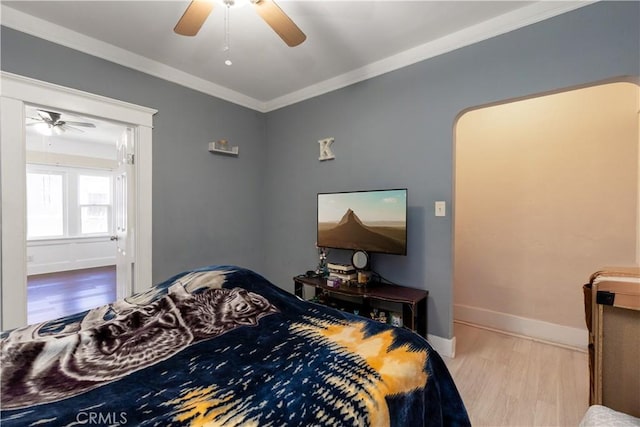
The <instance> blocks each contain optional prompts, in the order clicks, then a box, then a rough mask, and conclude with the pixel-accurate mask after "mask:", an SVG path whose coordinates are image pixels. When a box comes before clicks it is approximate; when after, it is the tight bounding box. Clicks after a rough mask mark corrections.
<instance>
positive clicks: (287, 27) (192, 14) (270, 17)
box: [173, 0, 307, 47]
mask: <svg viewBox="0 0 640 427" xmlns="http://www.w3.org/2000/svg"><path fill="white" fill-rule="evenodd" d="M223 1H224V3H225V4H226V5H227V6H232V5H233V4H234V3H235V0H223ZM249 1H250V2H251V4H252V5H253V7H254V9H255V10H256V12H258V15H260V17H261V18H262V19H264V21H265V22H266V23H267V24H268V25H269V26H270V27H271V28H272V29H273V31H275V32H276V33H277V34H278V35H279V36H280V38H281V39H282V40H283V41H284V42H285V43H286V44H287V45H288V46H290V47H294V46H297V45H299V44H300V43H302V42H303V41H305V40H306V38H307V36H306V35H305V34H304V33H303V32H302V31H301V30H300V28H298V26H297V25H296V24H295V23H294V22H293V21H292V20H291V18H289V17H288V16H287V14H285V13H284V12H283V11H282V9H280V6H278V5H277V4H276V2H275V1H273V0H249ZM212 10H213V2H212V1H205V0H193V1H192V2H191V3H190V4H189V6H188V7H187V9H186V10H185V11H184V14H183V15H182V17H181V18H180V20H179V21H178V23H177V24H176V26H175V28H174V29H173V31H175V32H176V33H177V34H180V35H183V36H195V35H196V34H197V33H198V31H199V30H200V27H202V24H204V21H205V20H206V19H207V17H208V16H209V14H210V13H211V11H212Z"/></svg>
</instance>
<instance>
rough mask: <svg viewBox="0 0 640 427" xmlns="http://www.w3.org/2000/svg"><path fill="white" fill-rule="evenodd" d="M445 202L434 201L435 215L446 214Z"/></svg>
mask: <svg viewBox="0 0 640 427" xmlns="http://www.w3.org/2000/svg"><path fill="white" fill-rule="evenodd" d="M446 206H447V205H446V202H436V216H446V215H447V208H446Z"/></svg>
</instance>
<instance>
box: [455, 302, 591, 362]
mask: <svg viewBox="0 0 640 427" xmlns="http://www.w3.org/2000/svg"><path fill="white" fill-rule="evenodd" d="M453 318H454V319H455V320H457V321H461V322H465V323H471V324H473V325H478V326H481V327H487V328H489V329H495V330H498V331H504V332H507V333H511V334H514V335H519V336H524V337H527V338H531V339H535V340H538V341H544V342H547V343H550V344H556V345H561V346H565V347H570V348H574V349H578V350H581V351H585V350H586V349H587V346H588V344H589V331H588V330H587V328H586V326H585V328H584V329H580V328H574V327H571V326H564V325H558V324H555V323H550V322H544V321H542V320H536V319H529V318H526V317H520V316H514V315H512V314H508V313H501V312H497V311H492V310H487V309H484V308H479V307H471V306H468V305H462V304H454V306H453Z"/></svg>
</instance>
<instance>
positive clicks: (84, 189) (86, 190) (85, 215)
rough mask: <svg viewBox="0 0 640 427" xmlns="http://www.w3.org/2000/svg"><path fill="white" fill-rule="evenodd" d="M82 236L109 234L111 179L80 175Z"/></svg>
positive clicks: (79, 200)
mask: <svg viewBox="0 0 640 427" xmlns="http://www.w3.org/2000/svg"><path fill="white" fill-rule="evenodd" d="M78 203H79V207H80V234H96V233H108V232H109V224H110V222H111V178H110V177H108V176H95V175H79V176H78Z"/></svg>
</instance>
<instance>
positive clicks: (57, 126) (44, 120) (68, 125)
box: [27, 110, 96, 135]
mask: <svg viewBox="0 0 640 427" xmlns="http://www.w3.org/2000/svg"><path fill="white" fill-rule="evenodd" d="M36 112H37V113H38V117H29V118H30V119H31V120H35V121H34V122H32V123H27V126H37V127H38V131H39V132H40V133H43V134H45V135H52V134H53V133H55V134H56V135H60V134H62V133H63V132H66V131H68V130H70V131H74V132H84V131H83V130H82V129H78V128H77V126H80V127H86V128H95V127H96V125H95V124H93V123H88V122H74V121H69V120H62V114H60V113H56V112H53V111H47V110H36Z"/></svg>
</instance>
